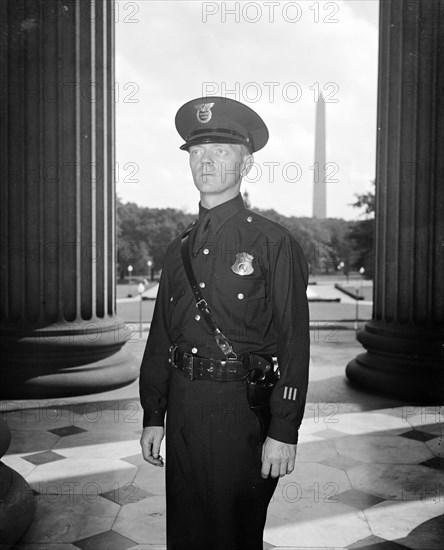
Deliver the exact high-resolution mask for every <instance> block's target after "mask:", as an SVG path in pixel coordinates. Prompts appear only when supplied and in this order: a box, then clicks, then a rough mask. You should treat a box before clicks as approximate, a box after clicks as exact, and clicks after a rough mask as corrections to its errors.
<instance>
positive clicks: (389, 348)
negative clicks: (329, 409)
mask: <svg viewBox="0 0 444 550" xmlns="http://www.w3.org/2000/svg"><path fill="white" fill-rule="evenodd" d="M358 340H359V341H360V342H361V344H362V345H363V346H364V347H365V348H367V352H366V353H362V354H360V355H358V356H357V357H356V358H355V359H353V360H352V361H350V363H348V365H347V367H346V371H345V372H346V375H347V377H348V379H349V380H350V382H352V383H353V384H355V385H356V386H358V387H360V388H361V389H367V390H370V391H373V392H375V393H380V394H384V395H390V396H393V397H397V398H400V399H406V400H408V401H410V402H412V401H415V402H424V403H443V402H444V356H443V355H441V353H442V341H443V340H442V334H441V333H438V332H436V330H435V331H433V330H427V329H424V330H421V329H415V328H413V327H408V328H405V327H399V326H398V327H393V326H391V325H387V324H385V323H378V322H374V321H372V322H370V323H367V324H366V325H365V327H364V329H363V330H361V331H360V332H359V333H358Z"/></svg>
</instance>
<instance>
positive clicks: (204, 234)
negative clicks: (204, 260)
mask: <svg viewBox="0 0 444 550" xmlns="http://www.w3.org/2000/svg"><path fill="white" fill-rule="evenodd" d="M210 221H211V218H210V216H209V214H208V212H207V213H206V214H205V215H204V217H203V218H202V219H201V220H199V222H198V224H197V225H196V227H195V229H194V231H193V233H194V240H193V255H194V256H197V253H198V252H199V250H200V249H201V248H202V247H203V246H204V244H205V243H206V242H207V240H208V234H209V231H210Z"/></svg>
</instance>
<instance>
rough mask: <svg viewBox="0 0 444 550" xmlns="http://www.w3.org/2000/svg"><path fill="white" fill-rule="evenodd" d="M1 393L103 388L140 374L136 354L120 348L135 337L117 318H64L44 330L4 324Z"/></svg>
mask: <svg viewBox="0 0 444 550" xmlns="http://www.w3.org/2000/svg"><path fill="white" fill-rule="evenodd" d="M2 332H3V335H4V344H5V345H4V346H3V349H2V352H1V355H0V358H1V364H0V398H1V399H29V398H48V397H68V396H74V395H82V394H88V393H98V392H103V391H108V390H112V389H115V388H119V387H121V386H125V385H127V384H129V383H130V382H133V381H134V380H135V379H136V378H137V376H138V375H139V364H138V362H136V360H135V358H134V357H133V356H132V355H131V354H129V353H128V352H126V351H125V350H123V349H121V348H122V346H123V345H124V344H125V342H126V341H127V340H128V339H129V338H130V337H131V336H132V334H131V333H130V332H129V331H128V329H127V327H126V326H125V325H124V323H122V322H121V321H120V320H119V319H118V318H115V317H114V318H112V319H109V320H107V322H101V323H99V322H95V323H91V322H81V323H78V324H77V325H76V326H75V328H73V324H68V323H66V324H65V323H62V324H60V325H57V326H54V325H53V326H49V327H45V328H44V329H34V330H23V329H22V331H21V333H20V335H19V334H17V331H16V330H14V329H11V328H9V330H8V331H6V329H4V330H3V331H2Z"/></svg>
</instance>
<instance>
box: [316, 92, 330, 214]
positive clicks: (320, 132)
mask: <svg viewBox="0 0 444 550" xmlns="http://www.w3.org/2000/svg"><path fill="white" fill-rule="evenodd" d="M314 161H315V163H314V170H313V173H314V176H313V218H319V219H324V218H326V217H327V190H326V185H325V177H326V174H325V162H326V161H325V102H324V97H323V95H322V94H320V96H319V101H318V103H317V105H316V134H315V158H314Z"/></svg>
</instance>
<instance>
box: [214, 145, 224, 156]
mask: <svg viewBox="0 0 444 550" xmlns="http://www.w3.org/2000/svg"><path fill="white" fill-rule="evenodd" d="M216 153H217V154H218V155H225V149H222V147H218V148H217V149H216Z"/></svg>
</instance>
